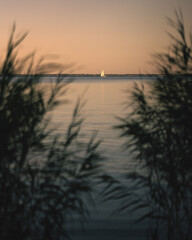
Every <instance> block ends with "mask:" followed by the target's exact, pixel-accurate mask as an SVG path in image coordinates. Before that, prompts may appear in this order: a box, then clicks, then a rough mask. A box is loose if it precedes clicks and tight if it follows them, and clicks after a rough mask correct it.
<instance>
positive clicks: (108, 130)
mask: <svg viewBox="0 0 192 240" xmlns="http://www.w3.org/2000/svg"><path fill="white" fill-rule="evenodd" d="M141 81H142V82H143V81H146V79H140V78H124V77H123V78H122V77H121V78H109V77H107V78H100V77H98V78H97V77H86V78H84V77H81V78H75V79H74V81H73V82H72V83H71V84H70V85H69V86H68V92H67V94H66V95H64V96H63V98H64V99H67V100H69V102H68V103H67V104H65V105H62V106H60V107H58V108H57V109H56V110H55V111H54V114H53V121H52V122H53V125H52V127H53V128H54V129H56V132H57V133H59V134H64V133H65V130H66V128H67V126H68V124H69V122H70V119H71V114H72V112H73V109H74V106H75V104H76V102H77V99H78V98H79V97H80V98H82V99H83V101H85V105H84V107H83V109H82V111H81V113H82V115H83V117H84V119H85V122H84V124H83V128H82V134H81V138H82V140H87V138H88V137H91V135H92V134H94V133H95V132H97V133H98V135H97V139H100V140H102V143H101V146H100V150H101V153H102V154H103V155H104V157H105V160H104V161H103V164H102V166H103V168H104V170H105V171H107V172H108V173H110V174H111V175H113V176H115V177H117V178H120V177H121V174H122V173H125V172H127V171H129V170H131V169H132V167H133V165H134V164H133V160H132V158H131V156H130V154H129V152H128V151H122V145H123V143H124V139H122V138H119V135H120V132H119V131H118V130H114V129H113V127H114V126H115V125H117V124H119V123H120V122H119V120H118V119H117V118H116V117H117V116H124V115H125V114H126V113H127V110H125V103H128V102H129V94H128V93H127V91H131V89H133V86H134V82H138V83H139V82H141ZM96 204H97V205H96V209H97V210H96V209H95V208H94V209H93V208H91V220H89V221H88V222H86V223H85V230H86V231H85V233H83V232H82V231H81V228H80V225H79V226H78V219H77V220H76V222H75V224H74V227H73V228H72V236H73V239H75V240H81V239H85V240H86V239H89V240H92V239H93V240H94V239H100V240H102V239H110V240H115V239H119V240H125V239H145V238H144V237H142V238H141V235H143V234H144V233H145V228H146V226H145V225H134V224H133V223H132V220H133V218H135V215H134V216H133V215H131V214H124V215H123V214H121V215H118V216H114V217H111V214H112V212H113V211H114V210H115V208H116V207H117V203H114V202H113V201H111V202H108V203H102V204H101V203H99V200H98V202H97V199H96Z"/></svg>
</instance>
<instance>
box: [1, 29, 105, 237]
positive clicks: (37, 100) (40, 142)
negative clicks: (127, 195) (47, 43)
mask: <svg viewBox="0 0 192 240" xmlns="http://www.w3.org/2000/svg"><path fill="white" fill-rule="evenodd" d="M25 37H26V34H23V35H21V36H20V37H19V38H17V37H16V36H15V25H14V26H13V30H12V32H11V36H10V39H9V42H8V47H7V52H6V56H5V60H4V61H3V62H2V64H1V68H0V73H1V76H0V78H1V79H0V239H3V240H10V239H15V238H17V239H20V240H22V239H23V240H24V239H25V240H26V239H39V240H40V239H42V240H47V239H54V240H57V239H61V238H62V239H64V238H69V236H68V234H67V231H66V219H67V218H68V217H69V216H71V215H72V216H73V215H74V213H77V214H80V215H81V216H82V217H86V216H87V214H88V209H87V207H86V204H85V202H84V194H86V195H87V196H89V197H91V195H90V193H91V191H92V186H93V184H92V183H93V182H92V179H93V177H94V176H96V175H97V174H98V171H99V161H100V160H101V156H100V154H99V152H98V145H99V142H98V141H96V140H95V137H94V136H93V137H91V138H90V141H87V143H82V142H81V141H80V140H79V135H80V132H81V126H82V122H83V117H82V116H81V113H80V110H81V107H82V103H81V101H77V105H76V106H75V108H74V112H73V115H72V120H71V123H70V124H69V127H68V129H67V131H66V133H65V134H64V136H55V137H53V136H54V134H52V132H50V130H49V123H50V117H49V116H50V113H51V112H52V110H54V109H55V108H56V107H57V105H58V104H61V102H59V100H58V99H59V95H60V94H65V91H66V85H67V84H68V83H69V82H68V81H65V80H64V79H62V77H61V75H60V76H59V77H58V78H57V81H56V83H55V84H53V85H52V88H51V89H49V91H45V89H44V88H42V87H41V85H40V84H39V83H40V80H41V79H40V75H39V74H44V73H46V74H47V73H61V69H66V68H67V67H68V65H61V64H58V63H55V62H48V61H46V59H43V58H41V59H40V60H39V61H35V60H34V54H29V55H28V56H26V57H23V58H22V59H20V58H19V57H18V54H17V52H18V47H19V46H20V43H21V42H22V41H23V40H24V39H25ZM19 73H25V75H22V76H21V75H18V74H19ZM63 107H64V106H63ZM48 113H49V114H48Z"/></svg>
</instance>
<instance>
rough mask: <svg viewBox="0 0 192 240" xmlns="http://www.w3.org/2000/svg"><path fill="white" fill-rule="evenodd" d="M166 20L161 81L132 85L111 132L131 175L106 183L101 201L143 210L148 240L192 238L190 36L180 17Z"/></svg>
mask: <svg viewBox="0 0 192 240" xmlns="http://www.w3.org/2000/svg"><path fill="white" fill-rule="evenodd" d="M175 17H176V20H172V19H169V18H168V22H169V24H170V25H171V27H172V28H173V30H174V31H175V33H173V34H172V33H169V35H170V37H171V45H170V47H169V52H168V53H160V54H155V59H156V62H157V64H158V67H159V73H160V74H161V76H160V77H157V79H156V80H155V81H151V82H150V83H148V84H149V85H148V89H150V90H148V91H147V92H146V91H145V85H142V86H140V85H135V89H134V91H133V92H132V102H131V104H130V106H131V109H132V110H131V113H129V114H127V116H126V117H122V118H120V123H119V125H118V126H116V128H118V129H119V130H120V131H121V132H122V135H121V136H122V137H125V138H126V139H127V140H126V147H127V148H128V149H131V150H132V151H133V153H134V155H133V158H134V159H135V163H136V166H137V168H136V171H134V172H131V173H128V174H127V175H126V176H125V178H126V179H129V180H130V181H131V182H132V184H133V185H132V186H124V185H121V184H119V183H118V182H113V180H112V179H109V180H108V182H109V187H108V189H107V190H106V191H105V193H104V196H105V198H106V199H111V198H115V199H121V200H122V204H121V207H120V208H119V210H120V211H125V210H134V211H136V210H139V209H142V210H145V214H144V215H143V216H141V217H140V219H138V221H141V220H144V219H145V220H146V219H147V220H149V236H150V239H167V240H186V239H192V121H191V119H192V53H191V51H192V35H191V34H190V35H189V37H188V36H187V35H186V33H185V27H184V20H183V15H182V12H181V11H180V10H179V11H176V12H175Z"/></svg>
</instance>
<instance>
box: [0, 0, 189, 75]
mask: <svg viewBox="0 0 192 240" xmlns="http://www.w3.org/2000/svg"><path fill="white" fill-rule="evenodd" d="M178 7H181V9H182V11H183V15H184V20H185V26H186V31H187V32H189V30H191V29H192V17H191V11H192V1H191V0H33V1H24V0H17V1H15V0H6V1H5V0H3V1H1V2H0V29H1V39H0V46H1V53H0V57H1V59H2V54H3V52H4V51H5V49H6V44H7V40H8V38H9V34H10V31H11V27H12V24H13V22H16V25H17V32H25V31H29V35H28V36H27V38H26V40H25V41H24V42H23V43H22V49H21V54H25V53H26V52H30V51H32V50H34V49H35V50H37V53H38V54H39V55H41V54H48V53H49V54H57V55H59V61H61V62H62V63H70V62H74V63H75V64H76V70H75V73H93V74H95V73H100V72H101V69H104V70H105V73H121V74H123V73H153V72H155V69H154V64H151V61H152V57H151V53H153V52H155V51H161V50H163V49H165V48H166V47H167V46H168V45H169V42H170V39H169V38H168V36H167V34H166V30H170V29H171V28H170V27H169V26H168V25H167V22H166V18H165V17H166V16H168V17H171V18H173V17H174V9H175V8H176V9H178Z"/></svg>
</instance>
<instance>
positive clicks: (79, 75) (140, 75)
mask: <svg viewBox="0 0 192 240" xmlns="http://www.w3.org/2000/svg"><path fill="white" fill-rule="evenodd" d="M2 76H3V75H2V74H0V77H2ZM12 76H15V77H25V76H38V77H101V76H100V74H13V75H12ZM161 76H163V75H162V74H105V77H161ZM175 76H176V75H175ZM177 76H178V77H189V78H192V74H178V75H177Z"/></svg>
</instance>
